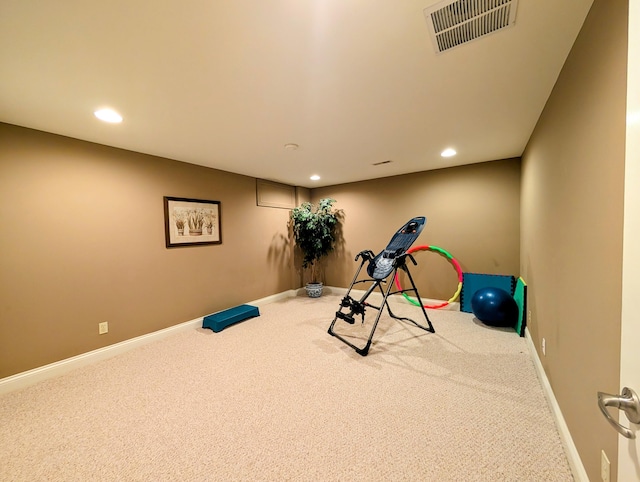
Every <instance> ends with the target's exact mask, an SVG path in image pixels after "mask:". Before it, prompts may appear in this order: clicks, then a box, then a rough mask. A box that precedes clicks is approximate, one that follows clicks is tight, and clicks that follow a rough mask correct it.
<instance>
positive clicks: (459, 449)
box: [0, 295, 573, 482]
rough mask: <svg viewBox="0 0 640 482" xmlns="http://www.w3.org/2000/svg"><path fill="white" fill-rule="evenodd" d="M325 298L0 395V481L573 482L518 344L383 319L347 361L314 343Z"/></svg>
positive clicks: (475, 330)
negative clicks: (365, 349)
mask: <svg viewBox="0 0 640 482" xmlns="http://www.w3.org/2000/svg"><path fill="white" fill-rule="evenodd" d="M339 300H340V298H339V297H337V296H334V295H329V296H323V297H322V298H320V299H317V300H312V299H309V298H306V297H296V298H291V299H289V300H286V301H282V302H276V303H272V304H269V305H266V306H263V307H261V308H260V311H261V316H260V317H259V318H254V319H251V320H247V321H245V322H242V323H239V324H236V325H234V326H231V327H228V328H226V329H225V330H224V331H222V332H220V333H217V334H216V333H213V332H211V331H210V330H203V329H195V330H193V331H189V332H183V333H178V334H175V335H172V336H170V337H169V338H166V339H163V340H161V341H158V342H155V343H152V344H149V345H146V346H143V347H140V348H137V349H134V350H132V351H129V352H127V353H124V354H122V355H119V356H117V357H114V358H111V359H108V360H104V361H102V362H99V363H96V364H94V365H91V366H88V367H85V368H81V369H78V370H76V371H74V372H71V373H69V374H67V375H64V376H61V377H58V378H55V379H51V380H47V381H44V382H41V383H39V384H37V385H34V386H31V387H29V388H26V389H23V390H20V391H17V392H13V393H9V394H6V395H3V396H1V397H0V480H2V481H4V482H7V481H29V482H31V481H134V480H135V481H236V480H237V481H240V480H246V481H280V480H295V481H298V480H299V481H360V480H368V481H401V480H403V481H567V480H573V479H572V476H571V472H570V469H569V465H568V462H567V459H566V457H565V454H564V452H563V448H562V444H561V441H560V438H559V435H558V433H557V430H556V427H555V425H554V422H553V419H552V416H551V412H550V409H549V407H548V405H547V403H546V400H545V397H544V394H543V392H542V389H541V386H540V383H539V381H538V379H537V377H536V374H535V370H534V366H533V363H532V361H531V357H530V355H529V353H528V349H527V345H526V343H525V340H524V339H523V338H520V337H518V336H517V335H516V334H515V333H514V332H513V331H511V330H505V329H495V328H489V327H486V326H484V325H482V324H481V323H479V322H478V321H477V320H475V318H474V317H473V315H471V314H467V313H460V312H455V311H439V310H429V315H430V317H431V320H432V322H433V324H434V326H435V329H436V333H435V334H430V333H427V332H424V331H422V330H419V329H417V328H415V327H412V326H411V325H407V324H406V323H401V322H398V321H395V320H392V319H391V318H389V317H388V316H387V315H386V314H385V315H384V316H383V317H382V319H381V322H380V326H379V328H378V330H377V331H376V336H375V338H374V344H373V346H372V348H371V351H370V353H369V355H368V356H367V357H361V356H360V355H358V354H356V353H355V352H354V351H353V350H352V349H351V348H349V347H348V346H347V345H345V344H344V343H342V342H340V341H339V340H338V339H337V338H334V337H331V336H330V335H328V334H327V328H328V326H329V324H330V322H331V320H332V319H333V314H334V312H335V311H336V309H337V308H338V303H339ZM392 306H393V307H394V311H397V312H398V313H399V314H404V315H409V316H411V317H414V318H415V319H416V320H420V316H421V312H420V310H419V309H418V308H416V307H414V306H412V305H408V304H406V303H404V302H397V303H393V304H392ZM341 323H342V322H341ZM355 329H358V328H357V327H356V328H355Z"/></svg>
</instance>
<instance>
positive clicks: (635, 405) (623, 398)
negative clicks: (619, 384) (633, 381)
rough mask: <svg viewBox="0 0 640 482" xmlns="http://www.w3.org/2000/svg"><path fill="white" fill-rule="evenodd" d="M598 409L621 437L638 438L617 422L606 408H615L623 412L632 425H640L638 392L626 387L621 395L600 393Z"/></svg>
mask: <svg viewBox="0 0 640 482" xmlns="http://www.w3.org/2000/svg"><path fill="white" fill-rule="evenodd" d="M598 407H600V411H601V412H602V414H603V415H604V416H605V417H606V419H607V421H608V422H609V423H610V424H611V425H613V428H615V429H616V430H617V431H618V432H619V433H620V434H621V435H623V436H624V437H627V438H636V434H635V433H634V432H632V431H631V430H629V429H628V428H627V427H623V426H622V425H620V424H619V423H618V422H616V421H615V420H614V419H613V417H612V416H611V414H610V413H609V411H608V410H607V408H606V407H614V408H617V409H619V410H622V411H623V412H624V413H625V415H626V416H627V418H628V419H629V421H630V422H631V423H640V399H639V398H638V395H637V394H636V392H634V391H633V390H631V389H630V388H627V387H624V388H623V389H622V394H621V395H610V394H608V393H603V392H598Z"/></svg>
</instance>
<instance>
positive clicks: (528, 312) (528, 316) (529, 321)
mask: <svg viewBox="0 0 640 482" xmlns="http://www.w3.org/2000/svg"><path fill="white" fill-rule="evenodd" d="M527 323H528V324H529V325H531V310H529V311H527Z"/></svg>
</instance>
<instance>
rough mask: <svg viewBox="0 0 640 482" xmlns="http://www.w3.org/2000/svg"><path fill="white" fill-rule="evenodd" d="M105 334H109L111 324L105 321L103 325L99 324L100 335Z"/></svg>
mask: <svg viewBox="0 0 640 482" xmlns="http://www.w3.org/2000/svg"><path fill="white" fill-rule="evenodd" d="M105 333H109V322H108V321H103V322H102V323H98V334H99V335H104V334H105Z"/></svg>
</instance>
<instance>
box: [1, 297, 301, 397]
mask: <svg viewBox="0 0 640 482" xmlns="http://www.w3.org/2000/svg"><path fill="white" fill-rule="evenodd" d="M292 296H296V290H288V291H283V292H281V293H277V294H275V295H271V296H267V297H265V298H260V299H258V300H254V301H250V302H248V303H247V304H250V305H254V306H264V305H267V304H269V303H273V302H275V301H279V300H283V299H286V298H290V297H292ZM205 316H206V315H205ZM203 318H204V316H201V317H199V318H196V319H193V320H190V321H185V322H184V323H180V324H178V325H174V326H170V327H169V328H164V329H162V330H158V331H154V332H152V333H148V334H146V335H141V336H137V337H135V338H131V339H129V340H125V341H121V342H120V343H115V344H113V345H109V346H105V347H104V348H98V349H97V350H92V351H89V352H87V353H82V354H81V355H77V356H73V357H71V358H66V359H64V360H60V361H57V362H54V363H50V364H49V365H44V366H41V367H38V368H34V369H32V370H28V371H26V372H22V373H17V374H15V375H11V376H9V377H6V378H3V379H0V395H2V394H4V393H9V392H13V391H15V390H20V389H22V388H26V387H28V386H31V385H34V384H36V383H38V382H41V381H43V380H47V379H49V378H54V377H57V376H60V375H64V374H65V373H68V372H70V371H72V370H75V369H77V368H80V367H83V366H87V365H90V364H92V363H96V362H98V361H101V360H106V359H107V358H112V357H114V356H116V355H120V354H121V353H124V352H127V351H129V350H132V349H133V348H137V347H139V346H142V345H146V344H149V343H152V342H154V341H157V340H161V339H162V338H166V337H168V336H170V335H173V334H175V333H179V332H182V331H188V330H195V329H196V328H200V327H202V319H203Z"/></svg>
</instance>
